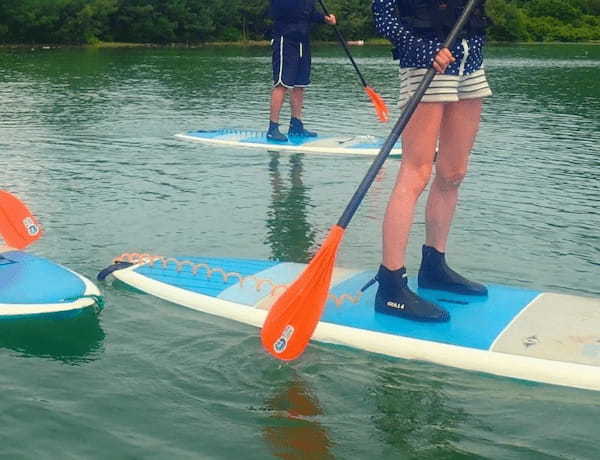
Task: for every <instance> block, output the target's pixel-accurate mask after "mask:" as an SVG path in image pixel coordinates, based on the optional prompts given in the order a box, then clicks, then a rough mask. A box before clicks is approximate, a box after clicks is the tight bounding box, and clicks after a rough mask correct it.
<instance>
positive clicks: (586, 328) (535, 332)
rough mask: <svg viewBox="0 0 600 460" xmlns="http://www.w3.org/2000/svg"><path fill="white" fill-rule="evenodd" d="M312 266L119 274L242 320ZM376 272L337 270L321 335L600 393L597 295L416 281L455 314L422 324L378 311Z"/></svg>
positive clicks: (155, 267)
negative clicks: (468, 292) (459, 290)
mask: <svg viewBox="0 0 600 460" xmlns="http://www.w3.org/2000/svg"><path fill="white" fill-rule="evenodd" d="M305 267H306V265H305V264H298V263H288V262H276V261H266V260H249V259H229V258H227V259H225V258H206V257H181V258H162V259H160V260H159V259H155V260H154V261H153V262H152V263H145V264H141V265H134V266H132V267H130V268H127V269H124V270H119V271H117V272H115V273H114V275H115V276H116V277H117V278H119V279H121V280H122V281H124V282H125V283H127V284H130V285H132V286H133V287H136V288H137V289H140V290H141V291H144V292H148V293H150V294H153V295H156V296H158V297H161V298H163V299H165V300H171V301H172V302H175V303H178V304H180V305H184V306H188V307H190V308H194V309H196V310H200V311H206V312H208V313H212V314H217V315H220V311H219V310H220V309H221V308H223V309H230V312H229V313H227V315H225V314H223V315H221V316H227V317H230V318H232V319H238V320H240V321H243V322H248V321H246V320H245V319H244V318H247V317H248V314H249V313H250V312H255V313H258V312H259V311H262V313H263V314H266V310H268V308H269V307H270V305H272V304H273V303H274V302H275V300H276V299H277V297H278V295H280V294H281V293H282V292H283V290H284V289H285V287H286V285H288V284H290V283H291V282H293V281H294V280H295V279H296V278H297V276H298V275H299V274H300V273H301V272H302V270H303V269H304V268H305ZM374 275H375V270H348V269H340V268H335V269H334V273H333V279H332V285H331V288H330V298H329V299H328V301H327V303H326V305H325V309H324V312H323V315H322V318H321V322H320V323H319V324H320V325H326V326H327V327H328V328H329V329H328V330H327V334H324V335H322V338H323V339H324V341H330V342H333V343H342V344H348V345H350V346H355V347H357V348H363V349H367V350H369V351H377V352H383V353H384V354H390V355H392V356H399V357H409V358H417V359H425V360H432V361H434V362H440V363H442V364H447V365H454V366H457V367H463V368H465V369H474V370H482V371H484V372H485V371H488V372H491V373H498V374H499V375H507V376H513V377H517V378H526V379H531V380H537V381H542V382H548V383H558V384H564V385H568V386H575V387H580V388H591V389H597V390H600V299H596V298H589V297H579V296H573V295H564V294H554V293H545V292H541V291H538V290H532V289H524V288H518V287H509V286H502V285H496V284H488V285H487V287H488V296H465V295H459V294H453V293H448V292H443V291H435V290H428V289H419V288H418V287H417V285H416V280H415V279H409V286H410V287H411V288H412V289H413V290H414V291H415V292H417V293H418V294H419V295H421V296H422V297H424V298H425V299H428V300H430V301H433V302H436V303H438V304H440V305H442V306H443V307H444V308H446V309H447V310H448V311H449V312H450V315H451V320H450V321H449V322H447V323H425V322H418V321H411V320H408V319H404V318H400V317H395V316H391V315H386V314H381V313H377V312H375V311H374V308H373V305H374V299H375V293H376V291H377V285H376V284H375V285H373V286H371V287H369V288H368V289H366V290H365V291H364V292H362V293H361V288H362V287H363V286H364V285H365V284H366V283H367V282H368V281H369V280H371V279H372V278H373V276H374ZM172 288H175V289H172ZM209 304H210V306H209ZM205 305H207V308H204V306H205ZM231 311H233V313H231ZM261 318H263V319H264V315H263V316H261ZM261 321H262V320H261ZM257 322H258V321H255V322H254V323H257ZM257 325H259V324H257ZM318 332H319V328H317V334H318ZM365 337H366V338H365ZM317 339H318V338H317ZM386 340H388V341H389V343H390V344H391V345H390V346H391V347H394V346H398V347H401V348H402V347H404V348H402V349H401V350H400V351H395V350H393V349H389V350H388V349H386V348H385V347H382V346H381V343H380V342H384V341H386ZM406 340H408V341H409V344H408V345H407V343H405V342H406ZM419 347H421V348H419ZM433 350H435V351H434V352H433V353H432V351H433ZM388 351H389V353H388ZM438 353H439V355H440V357H439V359H438V356H437V354H438ZM442 355H443V356H442ZM432 356H433V359H430V358H431V357H432ZM463 357H464V359H463ZM473 360H474V362H473ZM463 361H464V362H463ZM553 363H554V364H553ZM590 382H591V383H590Z"/></svg>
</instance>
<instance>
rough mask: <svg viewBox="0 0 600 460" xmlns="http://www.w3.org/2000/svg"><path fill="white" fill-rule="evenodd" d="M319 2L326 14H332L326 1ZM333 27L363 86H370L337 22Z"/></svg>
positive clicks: (320, 0)
mask: <svg viewBox="0 0 600 460" xmlns="http://www.w3.org/2000/svg"><path fill="white" fill-rule="evenodd" d="M319 3H320V4H321V8H323V12H324V13H325V15H326V16H330V14H329V11H327V7H326V6H325V3H323V0H319ZM333 29H334V30H335V33H336V34H337V38H338V40H339V41H340V43H341V44H342V47H343V48H344V51H345V52H346V54H347V55H348V58H349V59H350V62H351V63H352V65H353V66H354V70H356V73H357V74H358V78H360V82H361V83H362V85H363V87H365V86H368V85H367V82H366V81H365V78H364V77H363V76H362V73H361V72H360V70H359V69H358V66H357V65H356V62H354V58H353V57H352V55H351V54H350V50H349V49H348V45H346V40H344V37H343V36H342V33H341V32H340V29H338V27H337V26H336V25H335V24H334V25H333Z"/></svg>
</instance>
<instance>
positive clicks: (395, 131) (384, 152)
mask: <svg viewBox="0 0 600 460" xmlns="http://www.w3.org/2000/svg"><path fill="white" fill-rule="evenodd" d="M319 1H320V2H321V0H319ZM479 1H480V0H469V2H468V3H467V5H466V6H465V9H464V11H463V13H462V15H461V16H460V18H459V19H458V21H456V24H455V25H454V27H453V28H452V30H451V31H450V33H449V34H448V37H447V38H446V41H445V42H444V44H443V45H442V48H452V46H453V45H454V42H455V41H456V38H457V37H458V34H459V33H460V31H461V30H462V28H463V26H464V25H465V23H466V22H467V21H468V20H469V17H470V15H471V13H472V11H473V10H474V9H475V6H476V5H477V3H478V2H479ZM322 5H323V4H322V2H321V6H322ZM325 14H327V12H325ZM435 73H436V71H435V69H434V68H433V67H430V68H429V69H428V70H427V72H426V73H425V76H424V77H423V80H421V83H420V84H419V86H418V87H417V89H416V90H415V92H414V93H413V95H412V96H411V97H410V99H409V100H408V102H407V103H406V106H405V107H404V110H403V111H402V113H401V114H400V117H399V118H398V121H397V122H396V124H395V125H394V127H393V128H392V131H391V132H390V134H389V136H388V137H387V139H386V140H385V141H384V143H383V145H382V146H381V150H380V151H379V153H378V154H377V156H376V157H375V160H373V164H371V167H370V168H369V170H368V171H367V174H366V175H365V177H364V178H363V180H362V182H361V183H360V185H359V186H358V188H357V189H356V192H354V195H353V196H352V198H351V200H350V202H349V203H348V205H347V206H346V209H345V210H344V213H343V214H342V217H340V219H339V220H338V222H337V225H339V226H340V227H342V228H346V227H347V226H348V224H349V223H350V221H351V220H352V217H354V213H355V212H356V210H357V209H358V207H359V206H360V204H361V202H362V200H363V199H364V197H365V195H366V194H367V192H368V191H369V188H370V187H371V184H372V183H373V181H374V180H375V177H377V173H378V172H379V170H380V169H381V167H382V166H383V163H385V160H386V159H387V157H388V156H389V154H390V152H391V150H392V148H393V147H394V145H395V144H396V141H397V140H398V138H399V137H400V135H401V134H402V131H403V130H404V128H405V127H406V125H407V124H408V122H409V121H410V117H411V116H412V114H413V113H414V111H415V109H416V108H417V105H418V104H419V102H420V101H421V99H422V98H423V94H425V91H427V88H428V87H429V84H430V83H431V80H433V77H434V76H435Z"/></svg>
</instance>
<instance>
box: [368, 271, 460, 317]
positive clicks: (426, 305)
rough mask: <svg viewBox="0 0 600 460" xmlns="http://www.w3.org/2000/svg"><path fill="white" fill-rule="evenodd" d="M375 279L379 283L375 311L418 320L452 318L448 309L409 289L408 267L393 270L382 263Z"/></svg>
mask: <svg viewBox="0 0 600 460" xmlns="http://www.w3.org/2000/svg"><path fill="white" fill-rule="evenodd" d="M375 279H376V280H377V281H378V283H379V287H378V289H377V294H376V295H375V311H377V312H379V313H385V314H388V315H394V316H401V317H403V318H407V319H412V320H416V321H435V322H445V321H449V320H450V314H449V313H448V312H447V311H446V310H444V309H443V308H441V307H439V306H437V305H436V304H434V303H431V302H428V301H427V300H425V299H423V298H421V297H419V296H418V295H417V294H415V293H414V292H412V291H411V290H410V289H409V287H408V278H407V277H406V268H404V267H402V268H400V269H398V270H393V271H392V270H388V269H387V268H386V267H384V266H383V265H380V266H379V271H378V272H377V275H376V276H375Z"/></svg>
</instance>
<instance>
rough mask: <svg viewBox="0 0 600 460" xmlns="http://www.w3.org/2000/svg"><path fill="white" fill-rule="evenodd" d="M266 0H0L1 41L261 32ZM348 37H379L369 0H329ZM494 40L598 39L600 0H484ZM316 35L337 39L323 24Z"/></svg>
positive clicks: (235, 37) (211, 37)
mask: <svg viewBox="0 0 600 460" xmlns="http://www.w3.org/2000/svg"><path fill="white" fill-rule="evenodd" d="M268 3H269V2H268V0H0V43H5V44H21V43H23V44H35V43H37V44H42V43H44V44H51V43H55V44H84V43H87V44H94V43H98V42H133V43H158V44H166V43H203V42H215V41H218V42H221V41H225V42H228V41H247V40H264V39H266V38H267V37H268V35H269V27H270V20H269V17H268ZM325 3H326V5H327V8H328V10H330V11H331V12H332V13H334V14H336V16H337V17H338V20H339V28H340V29H341V31H342V32H343V34H344V36H345V37H346V38H347V39H352V40H357V39H363V40H365V39H370V38H375V33H374V26H373V19H372V15H371V2H370V1H369V0H326V2H325ZM486 10H487V12H488V15H489V16H490V17H491V19H492V21H493V24H492V26H491V27H490V29H489V39H490V40H493V41H506V42H512V41H536V42H544V41H566V42H571V41H594V40H600V0H487V3H486ZM313 37H314V39H316V40H330V41H333V40H335V39H336V37H335V33H334V31H333V28H331V27H319V28H316V29H315V31H314V34H313Z"/></svg>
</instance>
